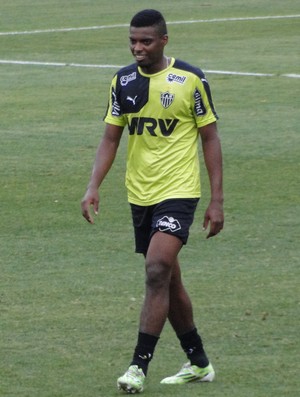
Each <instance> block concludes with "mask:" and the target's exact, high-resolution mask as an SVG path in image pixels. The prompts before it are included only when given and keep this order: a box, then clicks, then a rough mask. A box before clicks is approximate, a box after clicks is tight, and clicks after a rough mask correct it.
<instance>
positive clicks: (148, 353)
mask: <svg viewBox="0 0 300 397" xmlns="http://www.w3.org/2000/svg"><path fill="white" fill-rule="evenodd" d="M158 339H159V337H157V336H153V335H149V334H144V333H143V332H139V335H138V342H137V345H136V348H135V351H134V355H133V359H132V362H131V364H130V365H137V366H138V367H139V368H142V370H143V372H144V374H145V375H147V371H148V365H149V363H150V361H151V359H152V357H153V353H154V349H155V346H156V344H157V342H158Z"/></svg>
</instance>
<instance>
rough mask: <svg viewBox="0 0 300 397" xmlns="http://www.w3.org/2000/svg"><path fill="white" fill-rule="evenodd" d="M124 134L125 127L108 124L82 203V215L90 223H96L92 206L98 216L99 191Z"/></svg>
mask: <svg viewBox="0 0 300 397" xmlns="http://www.w3.org/2000/svg"><path fill="white" fill-rule="evenodd" d="M122 132H123V127H119V126H116V125H112V124H106V127H105V131H104V135H103V137H102V139H101V142H100V144H99V146H98V149H97V152H96V158H95V162H94V166H93V170H92V174H91V177H90V181H89V184H88V187H87V190H86V193H85V195H84V197H83V199H82V201H81V212H82V215H83V217H84V218H85V219H86V220H87V221H88V222H90V223H94V219H93V217H92V216H91V214H90V206H91V205H92V206H93V208H94V213H95V214H97V213H98V208H99V193H98V189H99V186H100V185H101V183H102V181H103V180H104V178H105V176H106V174H107V173H108V171H109V170H110V168H111V166H112V164H113V162H114V159H115V157H116V153H117V150H118V146H119V143H120V139H121V136H122Z"/></svg>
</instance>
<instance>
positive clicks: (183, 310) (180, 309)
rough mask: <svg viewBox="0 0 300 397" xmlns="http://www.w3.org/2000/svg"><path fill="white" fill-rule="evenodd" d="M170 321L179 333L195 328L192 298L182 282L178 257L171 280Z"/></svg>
mask: <svg viewBox="0 0 300 397" xmlns="http://www.w3.org/2000/svg"><path fill="white" fill-rule="evenodd" d="M168 318H169V321H170V323H171V325H172V327H173V329H174V331H175V332H176V334H177V335H183V334H185V333H187V332H189V331H191V330H192V329H194V328H195V324H194V319H193V308H192V303H191V300H190V298H189V296H188V294H187V292H186V290H185V288H184V286H183V284H182V280H181V271H180V266H179V263H178V260H177V259H176V262H175V266H174V268H173V272H172V277H171V282H170V305H169V314H168Z"/></svg>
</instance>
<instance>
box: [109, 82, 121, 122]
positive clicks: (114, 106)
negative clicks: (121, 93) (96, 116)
mask: <svg viewBox="0 0 300 397" xmlns="http://www.w3.org/2000/svg"><path fill="white" fill-rule="evenodd" d="M111 114H112V116H121V106H120V104H119V102H118V99H117V94H116V92H115V90H114V88H112V91H111Z"/></svg>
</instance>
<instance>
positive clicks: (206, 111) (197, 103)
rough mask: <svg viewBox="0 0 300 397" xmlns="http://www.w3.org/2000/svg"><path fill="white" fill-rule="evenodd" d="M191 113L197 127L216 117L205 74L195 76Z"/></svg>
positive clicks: (214, 119) (210, 121) (209, 122)
mask: <svg viewBox="0 0 300 397" xmlns="http://www.w3.org/2000/svg"><path fill="white" fill-rule="evenodd" d="M192 104H193V113H194V117H195V121H196V124H197V127H198V128H199V127H203V126H205V125H207V124H211V123H213V122H215V121H216V120H217V119H218V115H217V113H216V111H215V108H214V104H213V101H212V96H211V91H210V87H209V84H208V81H207V80H206V78H205V76H204V75H203V76H197V78H196V81H195V88H194V91H193V98H192Z"/></svg>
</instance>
